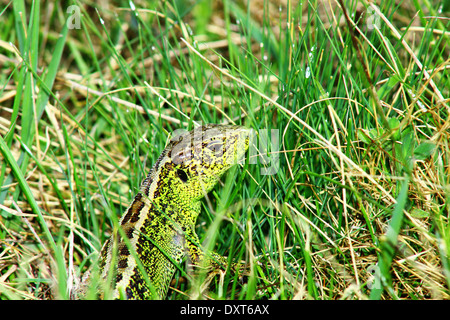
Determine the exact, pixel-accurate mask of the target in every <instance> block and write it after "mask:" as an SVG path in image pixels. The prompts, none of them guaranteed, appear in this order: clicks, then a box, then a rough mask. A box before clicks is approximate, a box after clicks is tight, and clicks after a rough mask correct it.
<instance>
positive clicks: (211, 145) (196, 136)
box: [163, 124, 250, 202]
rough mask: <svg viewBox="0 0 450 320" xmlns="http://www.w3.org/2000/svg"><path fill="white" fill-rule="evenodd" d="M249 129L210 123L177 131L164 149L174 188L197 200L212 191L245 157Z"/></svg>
mask: <svg viewBox="0 0 450 320" xmlns="http://www.w3.org/2000/svg"><path fill="white" fill-rule="evenodd" d="M249 133H250V130H249V129H247V128H245V127H241V126H232V125H216V124H207V125H204V126H201V127H198V128H196V129H194V130H192V131H189V132H183V133H182V134H179V135H176V136H175V137H174V138H173V139H172V140H171V142H170V143H169V145H168V146H167V147H166V149H165V152H163V154H165V161H164V162H165V163H164V167H165V173H164V175H165V176H166V178H167V183H168V184H170V189H171V190H172V192H174V193H177V194H179V195H180V196H182V197H183V198H184V200H185V201H186V200H187V201H190V202H192V201H195V200H199V199H201V198H203V196H204V195H205V194H206V193H208V192H209V191H211V189H212V188H213V187H214V186H215V185H216V184H217V182H218V181H219V178H220V177H221V176H222V175H223V174H224V173H225V172H226V171H227V170H228V169H229V168H230V167H231V166H233V165H234V164H236V163H238V162H239V161H241V160H242V159H243V158H244V155H245V152H246V151H247V149H248V145H249Z"/></svg>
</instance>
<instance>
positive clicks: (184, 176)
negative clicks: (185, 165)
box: [177, 169, 189, 182]
mask: <svg viewBox="0 0 450 320" xmlns="http://www.w3.org/2000/svg"><path fill="white" fill-rule="evenodd" d="M177 176H178V178H180V180H181V181H183V182H187V181H188V179H189V178H188V175H187V173H186V172H184V171H183V170H181V169H178V170H177Z"/></svg>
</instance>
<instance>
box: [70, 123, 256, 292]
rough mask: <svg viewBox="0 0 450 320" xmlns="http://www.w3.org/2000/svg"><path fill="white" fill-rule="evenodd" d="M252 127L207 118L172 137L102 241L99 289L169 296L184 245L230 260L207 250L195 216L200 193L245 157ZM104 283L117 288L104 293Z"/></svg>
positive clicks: (209, 262)
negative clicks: (116, 228)
mask: <svg viewBox="0 0 450 320" xmlns="http://www.w3.org/2000/svg"><path fill="white" fill-rule="evenodd" d="M248 134H249V130H248V129H246V128H244V127H241V126H230V125H214V124H208V125H204V126H202V127H199V128H197V129H194V130H192V131H190V132H186V133H184V134H181V135H178V136H176V137H174V138H173V139H172V140H171V142H170V143H169V144H168V146H167V147H166V148H165V149H164V151H163V152H162V154H161V156H160V157H159V158H158V160H157V161H156V163H155V165H154V166H153V167H152V169H151V170H150V173H149V174H148V176H147V178H146V179H145V180H144V181H143V183H142V185H141V188H140V192H139V193H138V194H137V195H136V197H135V198H134V200H133V202H132V203H131V205H130V206H129V208H128V209H127V210H126V211H125V213H124V214H123V216H122V218H121V219H120V220H119V224H120V227H121V229H122V232H115V233H114V234H113V236H111V238H110V239H109V240H107V241H106V242H105V244H104V245H103V248H102V250H101V253H100V263H99V265H100V272H101V279H102V281H101V282H103V284H102V285H101V286H100V287H103V289H102V288H100V289H99V291H100V297H102V298H105V297H111V298H127V299H163V298H165V296H166V294H167V291H168V288H169V284H170V281H171V279H172V277H173V275H174V273H175V270H176V266H175V264H179V263H180V262H181V260H182V259H183V257H184V256H185V254H186V253H187V255H188V258H189V259H190V261H191V262H192V263H193V264H194V265H206V266H209V267H210V268H213V269H218V268H222V269H223V268H224V267H226V265H227V259H226V258H225V257H222V256H220V255H218V254H216V253H208V254H207V253H204V252H203V250H202V249H201V248H200V247H199V246H198V243H199V239H198V236H197V234H196V233H195V223H196V220H197V217H198V215H199V213H200V209H201V203H200V200H201V199H202V198H203V197H204V196H205V195H206V193H208V192H209V191H210V190H211V189H212V188H213V187H214V186H215V185H216V184H217V182H218V180H219V178H220V176H221V175H222V174H223V173H224V172H226V171H227V170H228V169H229V168H230V167H231V166H232V165H233V164H235V163H236V162H237V161H239V160H241V159H242V158H243V157H244V154H245V152H246V150H247V149H248V144H249V137H248ZM124 237H126V239H124ZM136 258H137V259H136ZM238 268H239V267H238V264H237V265H233V266H232V269H234V270H235V271H236V270H237V269H238ZM89 281H90V276H89V274H88V275H87V276H85V277H84V280H83V282H84V283H83V284H82V287H83V288H82V289H80V290H79V291H78V295H81V296H82V295H83V293H85V292H84V291H85V290H86V288H87V286H88V285H89ZM105 283H107V284H109V285H110V287H109V288H111V290H110V293H112V295H109V296H104V292H105V290H104V289H105ZM106 291H108V290H106Z"/></svg>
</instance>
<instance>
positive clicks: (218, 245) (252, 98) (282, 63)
mask: <svg viewBox="0 0 450 320" xmlns="http://www.w3.org/2000/svg"><path fill="white" fill-rule="evenodd" d="M2 4H3V6H2V9H0V17H1V21H2V24H1V25H0V35H1V36H0V39H1V41H0V62H1V66H2V67H1V68H2V72H1V75H0V77H1V81H0V151H1V156H0V163H1V169H0V210H1V211H0V299H66V298H68V297H69V293H70V290H71V288H72V287H73V285H74V283H75V282H76V279H77V278H78V277H79V276H80V275H81V274H83V272H85V271H86V269H87V268H88V267H89V266H90V265H92V264H94V263H95V257H96V254H97V253H98V250H99V249H100V248H101V245H102V243H103V242H104V241H105V240H106V239H107V238H108V237H109V235H110V234H111V230H112V228H113V226H114V221H117V219H118V218H119V217H120V216H121V214H122V213H123V211H124V210H125V208H126V207H127V206H128V204H129V203H130V201H131V199H132V198H133V196H134V194H135V192H136V191H137V189H138V187H139V185H140V183H141V181H142V180H143V178H144V177H145V176H146V174H147V172H148V170H149V168H150V167H151V165H152V164H153V163H154V162H155V161H156V159H157V157H158V156H159V154H160V152H161V151H162V150H163V148H164V146H165V144H166V143H167V140H168V138H169V137H170V134H171V132H173V131H174V130H176V129H180V128H184V129H191V128H193V127H194V126H195V125H196V124H199V123H236V124H243V125H246V126H247V127H250V128H252V129H254V130H255V131H258V132H259V138H258V139H257V140H256V142H257V145H258V150H257V152H255V154H252V155H251V156H253V157H250V159H249V160H248V161H247V163H246V165H245V166H242V167H237V168H235V170H231V172H229V174H228V175H227V176H226V177H224V178H223V179H222V183H221V185H220V186H218V187H217V188H215V189H214V190H213V191H212V192H211V193H210V194H209V196H208V198H207V199H206V200H205V201H203V207H202V214H201V216H200V217H199V220H198V223H197V233H198V234H199V237H200V240H201V241H202V242H203V244H204V245H205V246H207V247H209V248H212V249H214V250H215V251H217V252H219V253H221V254H224V255H227V256H229V257H230V261H231V260H232V261H237V260H240V259H244V260H247V261H249V262H250V263H251V264H252V266H253V273H252V274H251V275H250V277H249V279H248V281H247V282H246V283H244V284H242V283H241V282H239V281H235V280H236V279H235V278H234V276H233V275H232V274H225V275H222V276H216V277H215V278H213V279H212V280H211V279H205V281H204V282H201V281H200V282H193V283H189V284H186V283H185V282H183V281H182V280H183V277H182V275H183V272H181V271H179V272H177V274H176V275H175V283H174V285H173V288H172V290H170V291H169V296H168V299H187V298H203V299H448V298H450V291H449V288H450V260H449V257H450V225H449V214H450V146H449V141H450V130H449V117H448V114H449V111H450V103H449V98H448V97H449V93H450V92H449V91H450V75H449V69H450V59H449V53H450V47H449V44H450V41H449V38H450V31H449V30H450V20H449V16H450V7H449V5H448V4H447V2H445V1H437V0H434V1H431V0H416V1H393V0H387V1H382V2H381V3H380V2H379V1H377V4H375V3H372V2H369V1H362V0H361V1H356V0H354V1H344V4H343V8H341V5H342V1H337V2H334V1H333V2H328V1H309V2H307V1H303V2H302V3H298V2H294V1H291V2H288V3H287V4H285V3H284V2H283V3H281V2H280V3H279V2H269V1H262V0H261V1H259V0H258V1H252V2H251V4H249V3H248V2H246V1H242V2H234V1H230V0H227V1H223V2H219V1H214V2H212V4H211V2H209V1H197V2H188V1H181V0H171V1H165V2H160V1H134V2H129V1H116V2H114V4H111V3H107V2H105V4H104V6H100V5H99V6H97V7H96V5H95V4H94V3H93V2H89V1H73V2H69V1H68V2H52V1H47V2H45V3H41V2H38V1H34V2H33V1H28V2H25V1H22V0H15V1H2ZM71 5H75V6H76V7H72V11H71V10H70V9H69V10H68V8H69V6H71ZM76 8H79V10H80V13H81V17H80V19H79V20H76V16H74V14H75V15H76V13H77V11H73V10H74V9H76ZM76 22H79V23H80V25H79V28H71V26H74V24H76ZM75 26H76V25H75ZM271 130H277V131H271ZM265 133H267V135H266V136H267V139H266V140H267V143H265V141H264V140H260V139H261V137H264V134H265ZM266 146H267V148H266ZM267 153H268V154H267ZM277 164H278V165H277ZM271 166H274V168H275V170H274V172H271V173H272V174H263V173H264V170H268V169H269V168H270V167H271ZM256 261H258V262H259V263H256ZM181 269H182V270H184V271H185V270H186V267H185V266H184V264H183V265H182V266H181ZM207 280H211V281H210V282H208V281H207Z"/></svg>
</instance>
